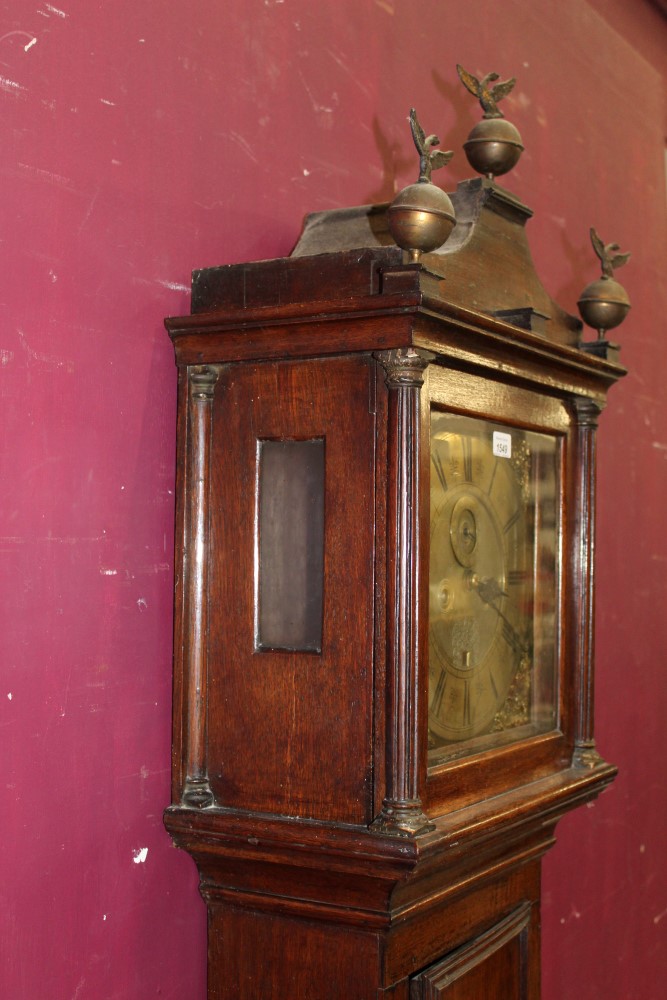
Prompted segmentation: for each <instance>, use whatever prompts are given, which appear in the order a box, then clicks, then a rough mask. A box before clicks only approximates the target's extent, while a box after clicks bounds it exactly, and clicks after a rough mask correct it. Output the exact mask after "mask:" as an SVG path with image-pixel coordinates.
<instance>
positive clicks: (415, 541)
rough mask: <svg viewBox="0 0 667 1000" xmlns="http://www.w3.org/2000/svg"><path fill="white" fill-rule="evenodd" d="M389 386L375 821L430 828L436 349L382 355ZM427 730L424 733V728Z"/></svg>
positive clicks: (412, 830) (403, 830)
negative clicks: (382, 772) (381, 758)
mask: <svg viewBox="0 0 667 1000" xmlns="http://www.w3.org/2000/svg"><path fill="white" fill-rule="evenodd" d="M377 358H378V360H379V361H380V362H381V363H382V365H383V367H384V370H385V379H386V384H387V387H388V389H389V408H388V409H389V412H388V474H387V745H386V796H385V798H384V801H383V807H382V812H381V814H380V816H379V817H378V819H377V820H376V824H375V825H376V826H377V827H379V828H380V829H383V830H384V831H386V832H390V833H396V834H404V835H406V836H407V835H414V834H416V833H419V832H423V831H424V830H426V829H429V823H428V820H427V818H426V816H425V815H424V811H423V809H422V803H421V798H420V789H419V780H420V760H419V748H420V731H419V725H420V714H421V713H420V703H419V697H420V692H419V683H418V676H417V671H418V663H419V610H420V608H419V600H418V592H419V575H420V547H419V518H420V506H421V499H420V482H419V480H420V476H419V465H420V408H421V402H420V390H421V387H422V385H423V382H424V369H425V368H426V367H427V365H428V363H429V361H431V360H432V358H433V355H431V354H428V353H427V352H425V351H417V350H415V349H414V348H405V349H402V350H396V351H383V352H381V353H379V354H378V355H377ZM421 735H422V736H423V734H421Z"/></svg>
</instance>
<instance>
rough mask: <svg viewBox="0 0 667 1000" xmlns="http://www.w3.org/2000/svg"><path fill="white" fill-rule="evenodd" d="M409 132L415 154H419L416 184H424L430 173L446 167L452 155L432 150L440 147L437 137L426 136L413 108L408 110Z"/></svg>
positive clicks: (429, 177)
mask: <svg viewBox="0 0 667 1000" xmlns="http://www.w3.org/2000/svg"><path fill="white" fill-rule="evenodd" d="M410 130H411V132H412V138H413V140H414V144H415V146H416V148H417V152H418V153H419V182H418V183H420V184H426V183H429V182H430V180H431V171H433V170H438V169H439V168H440V167H444V166H446V164H448V163H449V161H450V160H451V158H452V156H453V155H454V153H453V152H447V153H445V152H444V151H443V150H442V149H433V147H434V146H439V145H440V139H439V138H438V136H437V135H428V136H427V135H426V133H425V132H424V129H423V128H422V127H421V125H420V124H419V119H418V118H417V112H416V111H415V109H414V108H410Z"/></svg>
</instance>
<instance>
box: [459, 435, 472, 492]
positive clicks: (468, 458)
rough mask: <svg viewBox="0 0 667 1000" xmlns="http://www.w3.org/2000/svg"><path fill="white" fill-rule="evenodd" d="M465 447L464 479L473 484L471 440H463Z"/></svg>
mask: <svg viewBox="0 0 667 1000" xmlns="http://www.w3.org/2000/svg"><path fill="white" fill-rule="evenodd" d="M461 444H462V445H463V478H464V479H465V481H466V482H467V483H471V482H472V443H471V441H470V438H465V437H464V438H462V439H461Z"/></svg>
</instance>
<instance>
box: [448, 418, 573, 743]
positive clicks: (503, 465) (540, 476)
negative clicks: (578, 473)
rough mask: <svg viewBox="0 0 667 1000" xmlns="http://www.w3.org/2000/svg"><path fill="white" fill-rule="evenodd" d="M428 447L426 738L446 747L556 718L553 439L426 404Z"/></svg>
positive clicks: (550, 723) (548, 724)
mask: <svg viewBox="0 0 667 1000" xmlns="http://www.w3.org/2000/svg"><path fill="white" fill-rule="evenodd" d="M430 457H431V476H430V479H431V492H430V567H429V652H428V657H429V745H430V747H431V749H432V750H434V751H438V750H439V751H440V755H442V750H443V748H444V750H445V751H446V750H447V749H448V748H449V749H450V750H451V748H452V747H455V748H458V745H459V744H461V743H462V742H464V741H473V742H474V743H475V748H477V746H478V745H479V746H481V747H483V746H485V745H489V744H490V743H493V742H495V741H494V740H493V736H494V734H496V736H497V734H501V735H502V734H506V733H507V732H508V731H512V730H515V733H514V737H513V738H519V730H522V731H528V730H530V731H531V732H535V731H543V730H544V729H551V728H553V727H554V725H555V723H556V718H555V716H556V713H555V704H556V698H555V694H556V692H555V681H554V676H555V654H556V643H555V626H556V603H557V602H556V594H557V574H556V567H557V558H556V556H557V552H556V550H557V541H558V531H557V525H556V516H555V512H556V510H557V507H558V505H557V503H556V499H557V496H556V489H557V483H558V476H557V458H558V443H557V439H556V437H554V436H550V435H546V434H540V433H536V432H533V431H527V430H521V429H517V428H512V427H508V426H503V425H500V424H496V423H493V422H491V421H484V420H480V419H476V418H472V417H466V416H462V415H458V414H450V413H445V412H442V411H438V410H436V409H433V411H432V413H431V442H430ZM524 727H525V728H524ZM485 736H486V737H488V738H487V739H486V741H480V740H478V739H477V738H478V737H485ZM504 739H505V740H507V737H506V736H504ZM475 741H476V742H475ZM436 756H437V754H436Z"/></svg>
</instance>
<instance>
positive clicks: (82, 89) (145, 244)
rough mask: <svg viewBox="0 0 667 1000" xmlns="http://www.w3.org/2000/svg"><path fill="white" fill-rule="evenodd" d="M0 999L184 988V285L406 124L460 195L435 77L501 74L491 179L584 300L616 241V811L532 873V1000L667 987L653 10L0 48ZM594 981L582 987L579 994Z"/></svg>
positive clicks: (610, 479) (285, 27)
mask: <svg viewBox="0 0 667 1000" xmlns="http://www.w3.org/2000/svg"><path fill="white" fill-rule="evenodd" d="M0 36H1V37H0V112H1V117H0V120H1V121H2V130H1V136H2V138H1V140H0V150H1V153H0V156H1V158H2V175H1V181H2V183H1V187H0V205H1V206H2V214H1V216H0V252H1V254H2V267H1V270H0V273H1V274H2V278H1V283H0V287H1V292H0V302H1V303H2V313H1V315H2V324H1V326H0V391H1V397H2V410H1V413H2V448H1V450H0V462H1V463H2V466H1V468H2V477H1V482H2V489H1V492H0V504H1V521H0V534H1V539H0V541H1V544H0V549H1V551H2V574H1V578H2V580H1V584H0V586H1V587H2V594H1V600H0V606H1V607H2V612H3V622H2V639H3V643H2V655H1V658H0V664H1V667H0V669H1V684H0V739H1V744H0V747H1V753H0V760H1V762H2V765H1V772H2V782H1V785H2V793H3V794H2V802H1V804H0V809H1V812H0V815H1V816H2V820H1V830H2V841H1V843H2V847H1V850H0V987H1V988H0V994H1V995H2V996H3V997H7V998H8V1000H36V998H42V997H49V998H50V1000H112V998H114V1000H144V998H146V997H149V996H161V997H163V998H165V1000H166V998H169V997H171V998H181V997H188V998H189V1000H190V998H191V1000H196V998H202V1000H203V997H204V995H205V920H204V906H203V904H202V902H201V901H200V899H199V897H198V894H197V888H196V877H195V869H194V865H193V864H192V862H191V861H190V860H189V859H188V858H187V857H185V856H182V855H180V854H178V853H177V852H175V851H174V850H173V849H172V847H171V846H170V842H169V839H168V837H167V835H166V834H165V832H164V830H163V828H162V824H161V813H162V809H163V807H164V806H165V804H166V803H167V801H168V794H169V793H168V787H169V783H168V773H169V771H168V769H169V725H170V723H169V712H170V657H171V595H172V517H173V478H174V450H173V439H174V404H175V377H174V368H173V360H172V352H171V347H170V344H169V341H168V338H167V337H166V334H165V333H164V331H163V328H162V317H163V316H164V315H165V314H174V313H182V312H186V311H187V310H188V282H189V271H190V269H191V268H192V267H195V266H203V265H210V264H220V263H225V262H231V261H240V260H243V259H252V258H259V257H272V256H278V255H281V254H284V253H287V252H289V250H290V248H291V246H292V245H293V243H294V241H295V239H296V237H297V235H298V231H299V224H300V219H301V217H302V216H303V214H304V213H305V212H306V211H311V210H316V209H326V208H333V207H338V206H343V205H350V204H359V203H362V202H366V201H371V200H377V199H382V198H386V197H388V196H390V195H391V194H392V192H393V190H394V187H395V185H396V184H399V185H401V184H404V183H406V182H407V181H408V180H412V179H413V175H414V156H413V152H412V149H411V143H410V138H409V132H408V127H407V122H406V117H407V113H408V109H409V107H410V106H411V105H412V104H414V105H415V106H416V107H417V109H418V111H419V114H420V117H421V119H422V121H423V122H424V124H425V125H426V127H427V128H428V129H429V130H437V131H438V132H439V133H440V135H441V136H442V138H443V145H444V147H445V148H452V149H455V150H457V151H458V152H457V155H456V158H455V160H454V161H453V162H452V164H451V165H450V167H448V168H447V169H446V170H445V171H442V173H441V175H440V179H441V182H442V183H443V184H445V185H446V186H448V187H449V188H451V187H453V185H454V184H455V183H456V181H457V180H459V179H461V178H462V177H464V176H466V175H468V173H469V171H468V170H467V168H466V165H465V160H464V157H463V155H462V153H461V151H460V150H461V145H462V143H463V141H464V140H465V137H466V135H467V132H468V130H469V129H470V127H471V126H472V124H473V123H474V122H475V120H476V119H477V111H476V108H475V106H474V102H473V101H472V99H471V98H469V97H468V95H467V94H465V93H464V92H462V89H461V87H460V85H459V83H458V80H457V78H456V73H455V68H454V67H455V63H456V62H457V61H458V62H461V63H462V64H463V65H464V66H466V67H467V68H469V69H470V70H472V71H478V72H479V71H482V72H485V71H488V70H491V69H497V70H498V71H499V72H500V73H501V74H503V75H511V74H515V75H516V76H517V77H518V80H519V82H518V84H517V86H516V88H515V90H514V92H513V94H512V95H511V97H510V98H509V99H508V100H507V102H506V110H507V112H508V114H509V116H510V117H511V118H512V119H513V120H514V122H515V123H516V124H517V126H518V127H519V129H520V130H521V133H522V135H523V138H524V141H525V145H526V152H525V154H524V156H523V158H522V160H521V162H520V164H519V166H518V168H517V169H516V170H515V171H514V172H513V174H512V175H511V176H510V177H509V178H508V179H507V182H506V183H507V186H508V187H509V188H510V189H511V190H513V191H515V192H516V193H517V194H518V195H519V196H520V197H522V198H523V199H524V200H525V201H527V202H528V203H529V204H530V205H532V207H533V208H534V209H535V210H536V215H535V218H534V219H533V220H532V222H531V223H530V236H531V240H532V245H533V248H534V254H535V259H536V262H537V265H538V268H539V269H540V271H541V273H542V274H543V276H544V280H545V284H546V285H547V287H548V288H549V290H550V291H551V292H552V294H554V295H555V296H556V297H557V298H559V299H560V300H561V301H562V303H563V304H564V305H565V307H566V308H569V309H570V310H574V308H575V302H576V298H577V295H578V293H579V291H580V290H581V288H582V286H583V285H584V284H585V283H586V282H587V281H588V280H590V279H591V278H593V277H594V276H595V271H596V268H595V264H594V262H593V259H592V257H591V251H590V247H589V243H588V227H589V226H590V225H591V224H593V225H595V226H596V227H597V228H598V230H599V231H600V233H601V234H602V236H603V237H604V239H605V240H612V239H614V240H618V242H620V243H621V244H622V246H623V248H624V249H631V250H632V251H633V259H632V262H631V264H630V265H629V266H628V267H627V268H626V269H625V271H624V272H623V274H622V276H621V277H622V280H623V281H624V283H625V284H626V285H627V288H628V290H629V292H630V294H631V296H632V299H633V301H634V309H633V312H632V313H631V315H630V318H629V320H628V321H627V323H626V325H625V327H624V328H623V329H622V331H621V332H620V334H619V339H620V340H621V341H622V343H623V360H624V362H625V363H626V364H627V366H628V368H629V369H630V372H631V374H630V375H629V376H628V378H627V379H626V380H625V381H624V382H623V383H622V384H621V385H620V386H619V387H618V388H616V389H614V391H613V393H612V396H611V399H610V404H609V408H608V412H607V413H605V414H604V416H603V419H602V424H601V435H600V491H599V493H600V517H599V547H598V565H599V570H600V574H599V600H598V630H597V641H598V661H599V687H598V699H597V704H598V727H597V728H598V735H599V742H600V746H601V748H602V750H603V751H604V753H605V755H606V756H607V757H609V758H610V759H612V760H614V761H615V762H617V763H618V764H619V765H620V768H621V776H620V778H619V779H618V782H617V783H616V785H615V786H614V787H613V789H612V790H611V791H610V792H608V793H607V794H606V795H604V796H603V797H602V798H601V800H599V801H598V802H597V803H596V804H595V805H594V806H592V807H591V808H590V809H587V810H583V811H582V812H580V813H579V814H577V815H576V816H572V817H569V818H568V819H567V820H565V821H564V822H563V823H562V825H561V827H560V831H559V832H560V837H559V843H558V845H557V847H556V848H555V850H554V851H553V852H552V854H551V855H550V857H549V858H548V860H547V862H546V872H545V884H544V889H545V905H544V979H545V983H544V998H545V1000H570V998H571V1000H575V998H576V1000H580V998H581V1000H594V998H597V997H600V998H601V997H604V998H605V1000H630V998H637V1000H653V998H655V1000H659V998H660V997H661V996H663V995H664V989H665V987H664V985H660V984H664V983H665V982H667V909H666V907H667V866H666V865H665V860H664V858H665V836H664V830H665V828H666V827H667V795H666V793H665V779H664V762H665V750H664V745H663V744H664V741H663V740H662V739H661V733H662V730H663V725H662V723H663V720H664V719H665V718H667V683H666V682H665V662H664V657H665V653H664V651H665V648H666V647H667V615H666V614H665V612H664V605H665V597H666V593H667V584H666V583H665V577H666V574H667V532H665V530H664V522H663V506H664V504H663V498H664V496H665V495H666V489H667V419H666V417H667V399H666V398H665V392H664V383H665V377H664V372H665V333H666V331H665V322H664V316H665V313H666V312H667V291H666V285H665V278H664V267H665V259H666V250H667V211H666V207H665V164H664V158H665V106H664V93H665V77H666V65H665V64H666V63H667V55H666V53H667V21H666V20H665V19H664V18H661V16H660V15H659V13H658V12H657V10H656V9H655V8H653V7H651V6H650V5H649V4H648V3H646V2H644V0H625V2H622V0H606V2H605V0H595V2H593V0H591V2H589V3H586V2H583V0H559V3H557V4H556V3H551V2H550V0H533V2H532V3H531V2H529V0H505V2H504V3H502V4H497V3H490V2H488V0H484V2H482V0H450V2H448V3H442V2H439V0H422V2H420V3H414V2H413V3H409V2H408V0H374V2H372V0H337V2H336V3H333V2H331V3H327V4H317V3H313V2H312V0H227V2H226V3H224V4H223V3H203V2H201V0H200V2H195V0H173V2H171V3H165V2H164V0H141V2H137V0H114V2H111V0H99V2H95V3H92V2H91V0H57V3H55V4H50V3H44V2H41V0H35V2H32V3H30V4H28V3H21V2H20V0H19V2H18V3H13V4H3V5H2V23H1V24H0ZM582 979H583V982H582Z"/></svg>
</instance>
